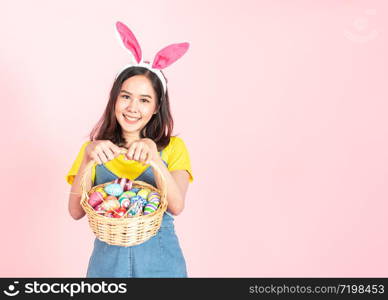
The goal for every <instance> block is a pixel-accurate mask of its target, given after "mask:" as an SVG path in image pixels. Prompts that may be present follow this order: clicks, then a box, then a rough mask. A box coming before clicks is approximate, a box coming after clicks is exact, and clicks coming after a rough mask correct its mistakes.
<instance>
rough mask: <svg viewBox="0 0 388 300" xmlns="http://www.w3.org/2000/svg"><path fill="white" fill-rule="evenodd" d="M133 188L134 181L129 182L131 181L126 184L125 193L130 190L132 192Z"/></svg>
mask: <svg viewBox="0 0 388 300" xmlns="http://www.w3.org/2000/svg"><path fill="white" fill-rule="evenodd" d="M131 188H132V181H131V180H129V181H128V182H127V183H126V184H125V186H124V191H125V192H126V191H129V190H131Z"/></svg>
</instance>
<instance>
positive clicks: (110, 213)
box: [104, 210, 113, 218]
mask: <svg viewBox="0 0 388 300" xmlns="http://www.w3.org/2000/svg"><path fill="white" fill-rule="evenodd" d="M104 216H105V217H108V218H113V211H111V210H110V211H107V212H105V213H104Z"/></svg>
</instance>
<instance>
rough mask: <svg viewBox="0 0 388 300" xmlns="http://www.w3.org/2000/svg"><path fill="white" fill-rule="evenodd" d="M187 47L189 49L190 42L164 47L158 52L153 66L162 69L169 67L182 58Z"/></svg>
mask: <svg viewBox="0 0 388 300" xmlns="http://www.w3.org/2000/svg"><path fill="white" fill-rule="evenodd" d="M187 49H189V43H180V44H172V45H169V46H167V47H165V48H163V49H162V50H160V51H159V52H158V53H156V55H155V59H154V62H153V63H152V68H154V69H159V70H161V69H164V68H166V67H168V66H169V65H171V64H172V63H174V62H175V61H177V60H178V59H179V58H181V57H182V56H183V54H185V53H186V51H187Z"/></svg>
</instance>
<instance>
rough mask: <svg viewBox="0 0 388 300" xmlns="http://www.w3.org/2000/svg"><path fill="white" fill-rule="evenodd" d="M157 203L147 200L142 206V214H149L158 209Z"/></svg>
mask: <svg viewBox="0 0 388 300" xmlns="http://www.w3.org/2000/svg"><path fill="white" fill-rule="evenodd" d="M158 206H159V203H154V202H148V203H147V204H146V206H145V207H144V215H149V214H150V213H153V212H154V211H156V210H157V209H158Z"/></svg>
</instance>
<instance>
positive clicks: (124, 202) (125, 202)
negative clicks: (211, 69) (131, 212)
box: [119, 197, 131, 208]
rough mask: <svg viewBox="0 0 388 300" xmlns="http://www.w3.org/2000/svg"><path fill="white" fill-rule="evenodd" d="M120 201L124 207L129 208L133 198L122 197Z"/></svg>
mask: <svg viewBox="0 0 388 300" xmlns="http://www.w3.org/2000/svg"><path fill="white" fill-rule="evenodd" d="M119 202H120V206H121V207H123V208H128V207H129V206H130V205H131V200H129V198H128V197H120V199H119Z"/></svg>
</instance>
